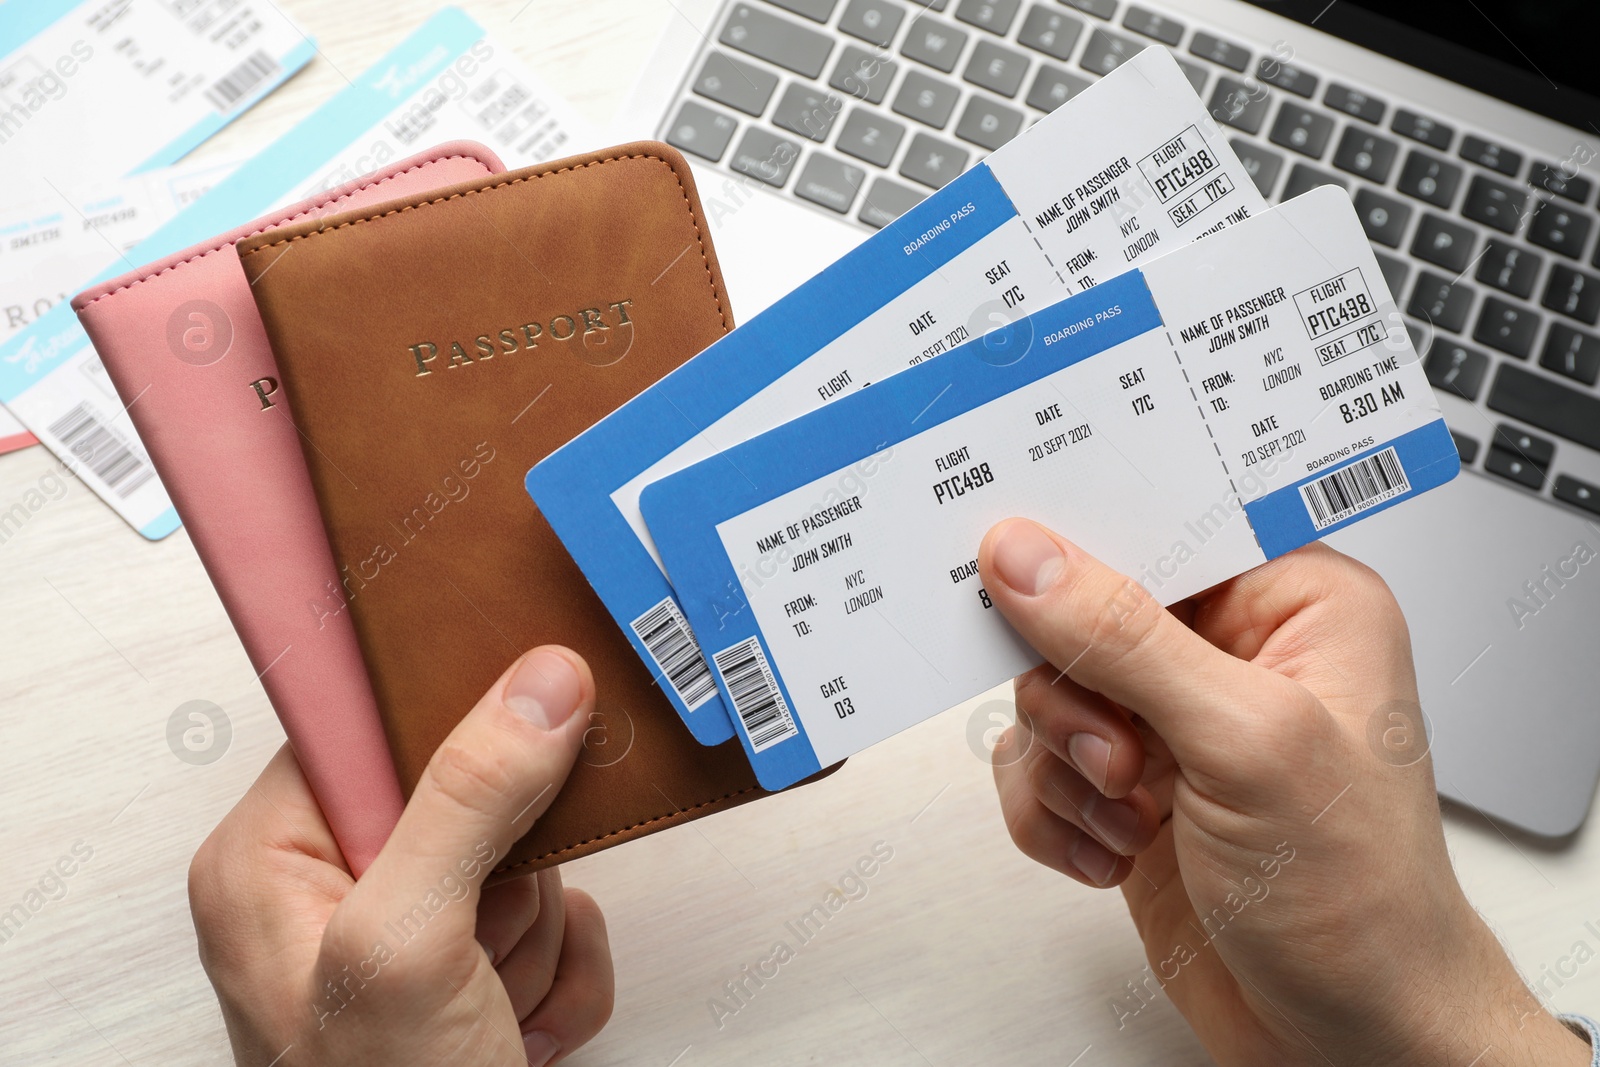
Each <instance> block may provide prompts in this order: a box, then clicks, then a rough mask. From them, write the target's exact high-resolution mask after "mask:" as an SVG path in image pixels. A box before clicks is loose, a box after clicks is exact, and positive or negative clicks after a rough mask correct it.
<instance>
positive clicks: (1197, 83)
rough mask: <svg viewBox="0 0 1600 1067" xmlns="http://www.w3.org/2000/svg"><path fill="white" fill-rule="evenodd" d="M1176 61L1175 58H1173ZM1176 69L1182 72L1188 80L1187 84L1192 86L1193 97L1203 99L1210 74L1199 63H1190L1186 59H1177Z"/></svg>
mask: <svg viewBox="0 0 1600 1067" xmlns="http://www.w3.org/2000/svg"><path fill="white" fill-rule="evenodd" d="M1173 58H1174V59H1178V57H1177V56H1173ZM1178 69H1179V70H1181V71H1183V76H1184V77H1185V78H1188V79H1189V84H1190V85H1192V86H1194V95H1196V96H1198V97H1200V98H1201V99H1204V98H1205V95H1206V83H1208V82H1209V81H1211V72H1210V71H1209V70H1207V69H1206V68H1205V67H1204V66H1203V65H1201V64H1199V63H1191V62H1189V61H1188V60H1187V59H1178Z"/></svg>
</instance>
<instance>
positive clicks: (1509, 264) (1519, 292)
mask: <svg viewBox="0 0 1600 1067" xmlns="http://www.w3.org/2000/svg"><path fill="white" fill-rule="evenodd" d="M1542 266H1544V257H1543V256H1540V255H1535V254H1534V253H1532V252H1524V251H1523V250H1522V249H1520V248H1514V247H1512V246H1511V245H1508V244H1506V243H1505V242H1504V241H1495V240H1491V241H1490V242H1489V245H1488V247H1487V248H1485V249H1484V250H1483V256H1482V258H1481V259H1479V260H1478V280H1479V281H1480V282H1483V283H1485V284H1487V285H1492V286H1494V287H1495V288H1496V289H1498V290H1500V291H1501V292H1502V293H1510V294H1511V295H1512V296H1520V297H1522V299H1524V300H1530V299H1532V298H1533V283H1534V282H1535V281H1536V280H1537V279H1538V277H1539V268H1540V267H1542Z"/></svg>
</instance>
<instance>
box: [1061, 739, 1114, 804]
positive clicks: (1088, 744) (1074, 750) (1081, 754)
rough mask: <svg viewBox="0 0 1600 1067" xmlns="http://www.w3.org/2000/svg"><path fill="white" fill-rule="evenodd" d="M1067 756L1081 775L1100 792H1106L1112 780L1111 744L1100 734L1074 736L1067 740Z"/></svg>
mask: <svg viewBox="0 0 1600 1067" xmlns="http://www.w3.org/2000/svg"><path fill="white" fill-rule="evenodd" d="M1067 755H1069V756H1071V757H1072V763H1073V765H1074V766H1075V767H1077V768H1078V773H1079V774H1081V775H1083V776H1084V777H1085V778H1087V779H1089V781H1090V783H1092V784H1093V785H1094V787H1095V788H1096V789H1098V790H1100V792H1102V793H1104V792H1105V791H1106V782H1108V781H1109V780H1110V779H1111V742H1109V741H1107V740H1106V739H1105V738H1103V737H1101V736H1100V735H1099V734H1073V735H1072V736H1070V737H1068V738H1067Z"/></svg>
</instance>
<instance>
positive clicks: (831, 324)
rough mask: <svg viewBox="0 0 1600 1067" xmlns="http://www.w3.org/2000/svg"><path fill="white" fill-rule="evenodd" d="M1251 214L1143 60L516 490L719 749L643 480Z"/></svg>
mask: <svg viewBox="0 0 1600 1067" xmlns="http://www.w3.org/2000/svg"><path fill="white" fill-rule="evenodd" d="M1262 210H1265V203H1264V202H1263V201H1262V199H1261V196H1260V194H1259V193H1258V191H1257V189H1256V187H1255V185H1254V184H1253V183H1252V182H1251V180H1250V178H1249V176H1248V175H1247V174H1246V172H1245V170H1244V168H1243V167H1242V166H1241V165H1240V163H1239V160H1238V158H1237V157H1236V156H1235V155H1234V153H1233V150H1232V149H1231V148H1229V147H1228V145H1227V143H1226V140H1225V138H1224V137H1223V136H1222V134H1221V133H1220V131H1218V129H1217V128H1216V126H1215V124H1214V123H1213V122H1212V121H1211V119H1210V117H1209V116H1208V115H1207V114H1206V111H1205V108H1204V107H1203V106H1202V105H1201V103H1200V100H1199V99H1198V98H1197V97H1196V96H1195V94H1194V89H1193V88H1192V87H1191V86H1190V84H1189V81H1188V79H1187V78H1186V77H1185V76H1184V74H1183V72H1182V70H1181V69H1180V68H1179V67H1178V64H1177V62H1176V61H1175V60H1173V58H1172V56H1171V55H1169V54H1168V53H1167V52H1166V50H1164V49H1160V48H1151V49H1146V50H1145V51H1144V52H1142V53H1140V54H1139V55H1138V56H1137V57H1135V58H1134V59H1132V60H1130V61H1128V62H1127V63H1126V64H1124V65H1123V66H1122V67H1121V68H1119V69H1118V70H1116V71H1115V72H1113V73H1112V74H1110V75H1108V76H1107V77H1106V78H1104V79H1103V80H1102V81H1100V82H1099V83H1098V84H1096V85H1095V86H1093V87H1092V88H1090V89H1088V90H1086V91H1085V92H1084V93H1082V94H1081V95H1080V96H1078V97H1075V98H1074V99H1072V100H1070V101H1068V102H1067V103H1065V104H1063V105H1062V106H1061V107H1059V108H1057V109H1056V110H1055V111H1053V112H1052V113H1051V114H1049V115H1048V116H1046V117H1045V118H1043V119H1041V120H1039V122H1038V123H1037V124H1036V125H1035V126H1033V127H1032V128H1031V129H1030V130H1028V131H1027V132H1026V133H1024V134H1022V135H1021V136H1020V137H1018V138H1017V139H1015V140H1014V141H1012V142H1011V143H1009V144H1007V145H1006V146H1005V147H1003V148H1001V149H1000V150H999V151H997V152H995V153H994V154H992V155H991V156H989V157H988V159H987V160H985V161H984V162H982V163H979V164H978V165H977V166H975V167H974V168H973V169H972V170H970V171H968V172H967V173H965V174H963V175H962V176H961V177H959V178H957V179H956V180H955V181H953V182H951V183H950V184H949V185H947V186H945V187H944V188H943V189H942V190H940V191H939V192H937V193H935V194H934V195H933V196H930V197H929V198H928V199H927V200H925V201H923V202H922V203H921V204H919V205H918V206H917V207H915V208H913V209H912V210H911V211H909V212H908V213H906V214H905V215H903V216H901V217H900V218H899V219H898V220H896V221H895V222H894V223H892V224H890V225H889V226H887V227H885V228H884V229H883V230H881V231H879V232H878V233H877V234H875V235H874V236H872V237H870V238H868V239H867V240H866V241H865V242H863V243H862V244H861V245H859V246H858V247H857V248H856V249H854V250H853V251H852V252H850V253H849V254H848V255H846V256H845V257H844V258H842V259H840V260H839V261H838V262H836V263H835V264H833V265H832V266H831V267H829V268H828V269H827V270H825V271H823V272H822V273H821V274H819V275H817V276H816V277H815V278H813V279H812V280H811V281H809V282H807V283H806V284H804V285H803V286H801V287H800V288H799V289H797V290H795V291H794V292H793V293H791V294H789V295H788V296H786V297H784V298H783V299H782V300H780V301H778V302H777V303H776V304H774V305H773V306H772V307H770V308H768V309H767V310H766V311H764V312H762V313H761V314H760V315H758V316H757V317H755V318H754V319H752V320H750V322H748V323H746V324H745V325H744V326H742V327H740V328H739V329H737V330H735V331H734V332H733V333H732V334H730V335H729V336H728V337H726V338H724V339H722V340H721V341H718V342H717V343H716V344H714V345H712V346H711V347H710V348H708V349H707V350H706V351H705V352H703V353H701V354H700V355H699V356H698V357H696V358H695V359H693V360H691V361H690V362H688V363H687V364H685V365H684V366H682V367H680V368H679V369H678V370H676V371H674V372H673V373H672V374H670V375H668V376H667V377H666V378H663V379H662V380H661V381H660V382H658V383H656V385H654V386H652V387H651V388H650V389H648V390H646V391H645V392H643V393H641V394H640V395H639V396H638V397H636V398H635V399H634V400H632V401H630V402H629V403H628V404H626V405H625V406H623V407H622V408H620V409H618V410H617V411H616V412H614V413H613V414H612V415H610V416H609V417H607V418H606V419H604V420H602V421H601V422H600V423H598V424H597V425H596V426H595V427H594V428H592V429H591V430H589V431H588V432H587V433H585V434H583V435H582V436H580V437H579V438H577V439H576V440H574V441H572V442H570V443H569V444H567V445H566V446H565V447H563V448H562V449H560V450H558V451H557V452H555V453H554V454H552V455H551V456H550V457H549V458H547V459H546V460H544V461H543V462H541V463H540V464H539V465H538V466H537V467H535V468H534V469H533V470H532V471H530V472H529V474H528V491H529V493H530V494H532V496H533V498H534V500H535V501H536V502H537V503H538V505H539V507H540V508H541V510H542V511H543V512H544V514H545V516H546V518H548V519H549V521H550V523H551V525H552V526H553V527H554V529H555V531H556V533H557V534H558V535H560V537H561V539H562V541H563V542H564V543H565V544H566V546H567V548H568V550H569V551H570V552H571V553H572V555H573V557H574V559H576V560H577V562H578V565H579V566H580V567H581V568H582V569H583V572H584V574H585V575H586V576H587V577H588V579H589V581H590V583H591V584H592V585H593V586H594V588H595V590H596V591H597V592H598V593H599V595H600V598H601V600H602V601H604V602H605V604H606V607H607V608H608V609H609V610H610V611H611V613H612V615H613V617H614V618H615V619H616V620H617V622H618V623H619V624H621V626H622V627H623V629H624V631H625V632H626V633H627V634H628V637H629V639H630V640H631V641H632V642H633V644H634V647H635V648H636V649H637V650H638V652H639V654H640V655H641V656H643V657H645V661H646V663H648V664H651V665H652V667H653V669H654V670H655V671H656V672H657V676H658V678H660V679H661V681H662V688H663V691H665V692H666V693H667V694H668V695H669V697H670V698H671V699H672V701H673V703H674V704H675V706H676V707H677V708H678V711H679V713H680V714H681V715H683V716H684V720H685V722H686V723H688V725H689V728H690V730H691V731H692V732H693V733H694V735H695V737H696V738H698V739H699V740H700V741H702V742H704V743H706V744H714V743H717V742H720V741H725V740H727V739H728V738H729V737H731V736H732V735H733V727H732V723H731V721H730V720H729V718H728V714H727V712H726V711H725V710H724V706H723V702H722V701H721V700H720V699H718V697H717V695H716V689H715V686H714V684H713V682H712V679H711V676H710V669H709V667H708V666H707V664H706V662H705V660H704V659H703V657H702V655H701V652H700V649H699V648H698V647H697V645H696V643H695V640H694V636H693V634H692V633H691V632H690V630H689V629H687V628H686V626H685V622H684V617H683V615H682V612H681V610H680V608H679V606H678V604H677V603H676V601H675V600H674V598H673V593H672V587H671V586H670V584H669V583H668V582H667V578H666V575H665V574H664V573H663V572H662V570H661V568H660V560H659V557H658V556H657V554H656V551H655V545H654V544H653V542H652V541H651V537H650V531H649V530H648V528H647V527H646V525H645V523H644V520H643V518H642V516H641V514H640V511H639V494H640V492H641V491H642V490H643V489H644V487H645V486H646V485H648V484H650V483H651V482H653V481H656V480H657V479H659V478H661V477H663V476H665V475H666V474H669V473H671V472H672V471H675V470H681V469H682V468H684V467H686V466H688V465H689V464H690V463H693V462H695V461H697V460H700V459H703V458H705V457H706V456H709V455H712V454H714V453H716V452H717V451H719V450H720V449H724V448H727V447H729V446H731V445H734V444H737V443H738V442H740V441H743V440H745V439H747V438H749V437H751V436H753V435H755V434H757V433H760V432H762V431H764V430H767V429H770V428H772V427H774V426H777V425H779V424H781V423H783V422H786V421H788V420H789V419H792V418H794V417H796V416H798V415H802V414H804V413H805V412H807V411H810V410H812V409H814V408H817V407H819V406H821V405H822V404H824V403H827V402H829V401H831V400H832V399H834V398H836V397H839V396H842V395H846V394H848V393H851V392H854V391H856V390H858V389H861V388H863V387H865V386H867V385H869V384H870V383H872V382H875V381H882V380H883V379H884V378H886V377H888V376H890V375H892V374H895V373H896V372H898V371H901V370H903V369H905V368H906V367H910V366H915V365H917V364H919V363H922V362H925V361H927V360H929V359H932V358H933V357H935V356H938V355H939V354H940V353H942V352H946V351H948V350H949V349H951V348H954V347H956V346H957V345H959V344H961V343H962V342H963V341H965V340H967V339H969V338H971V337H977V336H981V335H983V334H985V333H987V332H989V331H990V330H992V329H994V328H995V327H996V326H1000V325H1003V324H1004V323H1006V322H1009V321H1012V320H1014V319H1016V318H1018V317H1020V316H1022V315H1025V314H1027V313H1028V311H1030V310H1031V309H1034V308H1038V307H1043V306H1044V305H1046V304H1050V303H1053V302H1054V301H1057V300H1059V299H1061V298H1062V297H1064V296H1066V295H1067V294H1068V293H1072V292H1078V291H1080V290H1084V289H1088V288H1090V287H1092V286H1093V285H1094V284H1095V283H1096V282H1097V281H1099V280H1102V279H1104V278H1110V277H1114V276H1116V275H1117V274H1120V273H1121V272H1122V271H1124V270H1126V269H1127V267H1128V265H1129V264H1131V263H1138V262H1142V261H1143V260H1145V259H1147V258H1150V257H1152V256H1156V255H1159V254H1160V253H1161V252H1163V251H1166V250H1167V249H1170V248H1175V247H1178V246H1179V245H1182V244H1184V243H1187V242H1189V241H1191V240H1193V239H1195V238H1198V237H1200V236H1202V235H1204V234H1206V233H1212V232H1215V231H1216V230H1218V229H1221V228H1222V227H1224V226H1226V225H1228V224H1229V223H1230V222H1234V221H1238V220H1240V219H1243V218H1247V217H1249V216H1250V215H1253V214H1256V213H1257V212H1259V211H1262Z"/></svg>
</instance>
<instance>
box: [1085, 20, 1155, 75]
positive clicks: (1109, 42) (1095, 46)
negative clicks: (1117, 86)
mask: <svg viewBox="0 0 1600 1067" xmlns="http://www.w3.org/2000/svg"><path fill="white" fill-rule="evenodd" d="M1144 48H1145V46H1144V42H1143V41H1135V40H1133V39H1132V38H1129V37H1119V36H1117V35H1116V34H1114V33H1107V32H1106V31H1105V30H1095V31H1094V32H1093V33H1091V34H1090V35H1089V43H1088V44H1087V45H1085V46H1084V48H1083V58H1082V59H1080V60H1078V66H1080V67H1082V68H1083V69H1084V70H1087V71H1089V72H1090V73H1092V74H1110V73H1111V72H1112V71H1114V70H1116V69H1117V68H1118V67H1120V66H1122V64H1124V63H1126V62H1127V61H1128V60H1130V59H1132V58H1133V57H1134V56H1136V55H1138V54H1139V53H1140V52H1143V51H1144Z"/></svg>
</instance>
